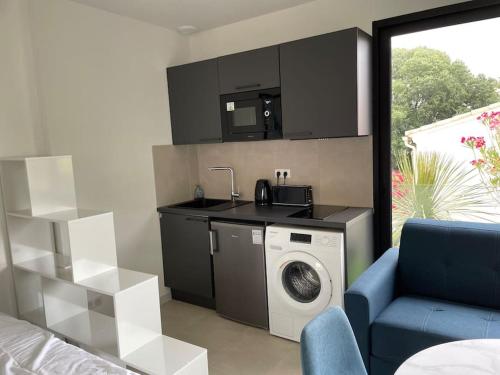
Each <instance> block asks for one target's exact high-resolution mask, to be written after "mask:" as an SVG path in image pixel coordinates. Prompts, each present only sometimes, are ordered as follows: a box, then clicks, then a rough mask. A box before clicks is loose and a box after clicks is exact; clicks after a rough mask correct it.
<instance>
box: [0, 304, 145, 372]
mask: <svg viewBox="0 0 500 375" xmlns="http://www.w3.org/2000/svg"><path fill="white" fill-rule="evenodd" d="M0 374H1V375H33V374H36V375H70V374H82V375H86V374H112V375H122V374H123V375H131V374H135V373H134V372H132V371H128V370H126V369H124V368H121V367H118V366H116V365H114V364H112V363H110V362H108V361H105V360H103V359H102V358H99V357H97V356H95V355H93V354H90V353H88V352H86V351H84V350H82V349H79V348H77V347H76V346H73V345H70V344H67V343H65V342H64V341H61V340H59V339H58V338H56V337H54V335H53V334H51V333H50V332H47V331H45V330H43V329H41V328H39V327H37V326H34V325H32V324H30V323H28V322H26V321H22V320H18V319H15V318H13V317H11V316H8V315H4V314H2V313H0Z"/></svg>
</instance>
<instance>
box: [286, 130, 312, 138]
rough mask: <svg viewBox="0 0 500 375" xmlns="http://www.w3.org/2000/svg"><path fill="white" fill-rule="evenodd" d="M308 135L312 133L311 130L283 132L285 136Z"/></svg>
mask: <svg viewBox="0 0 500 375" xmlns="http://www.w3.org/2000/svg"><path fill="white" fill-rule="evenodd" d="M308 135H312V132H311V131H302V132H292V133H285V134H284V136H285V137H305V136H308Z"/></svg>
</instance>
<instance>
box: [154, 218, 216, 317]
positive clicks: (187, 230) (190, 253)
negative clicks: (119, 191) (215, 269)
mask: <svg viewBox="0 0 500 375" xmlns="http://www.w3.org/2000/svg"><path fill="white" fill-rule="evenodd" d="M160 224H161V241H162V252H163V272H164V274H165V286H168V287H170V288H171V289H172V296H173V298H174V299H180V300H184V301H186V302H190V303H195V304H198V305H202V306H206V307H214V304H215V301H214V287H213V276H212V257H211V255H210V239H209V224H208V218H206V217H199V216H187V215H175V214H166V213H163V214H161V217H160Z"/></svg>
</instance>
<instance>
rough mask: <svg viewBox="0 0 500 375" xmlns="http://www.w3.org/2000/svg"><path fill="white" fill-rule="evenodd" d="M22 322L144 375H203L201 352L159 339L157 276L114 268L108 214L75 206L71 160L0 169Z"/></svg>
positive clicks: (19, 162) (33, 160)
mask: <svg viewBox="0 0 500 375" xmlns="http://www.w3.org/2000/svg"><path fill="white" fill-rule="evenodd" d="M0 168H1V182H2V191H3V200H4V207H5V210H6V217H7V227H8V233H9V243H10V251H11V255H12V257H11V258H12V265H13V274H14V281H15V288H16V295H17V302H18V312H19V316H20V318H22V319H25V320H28V321H30V322H31V323H33V324H36V325H38V326H41V327H43V328H46V329H48V330H51V331H53V332H55V333H57V334H59V335H61V336H63V337H66V338H68V339H70V340H71V341H73V342H75V343H78V344H80V345H81V346H82V347H85V348H91V349H92V350H93V351H94V352H96V353H103V354H105V355H106V356H108V357H109V356H111V358H116V359H117V360H118V361H121V362H122V363H125V364H126V365H128V366H130V367H132V368H134V369H137V370H139V371H142V372H144V373H147V374H151V375H167V374H168V375H170V374H176V375H206V374H208V365H207V351H206V349H203V348H200V347H197V346H194V345H191V344H188V343H185V342H182V341H179V340H175V339H173V338H169V337H166V336H163V335H162V329H161V317H160V304H159V293H158V280H157V279H158V277H157V276H156V275H150V274H145V273H141V272H136V271H131V270H127V269H123V268H119V267H118V266H117V259H116V243H115V234H114V222H113V213H112V212H101V211H95V210H85V209H80V208H78V207H77V204H76V194H75V184H74V177H73V165H72V160H71V156H49V157H26V158H22V157H21V158H11V159H4V160H1V162H0Z"/></svg>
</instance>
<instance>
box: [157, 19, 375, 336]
mask: <svg viewBox="0 0 500 375" xmlns="http://www.w3.org/2000/svg"><path fill="white" fill-rule="evenodd" d="M338 56H343V58H342V59H338ZM369 59H370V37H369V36H368V35H367V34H365V33H364V32H362V31H361V30H359V29H357V28H352V29H347V30H343V31H339V32H334V33H328V34H324V35H319V36H316V37H311V38H306V39H301V40H298V41H292V42H288V43H284V44H280V45H275V46H270V47H265V48H261V49H257V50H252V51H244V52H242V53H237V54H233V55H228V56H221V57H218V58H214V59H209V60H204V61H200V62H195V63H191V64H185V65H181V66H174V67H169V68H168V69H167V78H168V85H169V98H170V112H171V122H172V137H173V143H174V145H172V146H155V147H154V148H153V159H154V166H155V179H156V193H157V201H158V206H159V208H158V212H159V215H160V226H161V233H162V248H163V264H164V275H165V280H164V281H165V286H167V287H169V288H171V293H172V297H173V299H174V300H178V301H183V302H187V303H190V304H194V305H199V306H203V307H207V308H210V309H215V310H216V311H217V313H218V314H219V315H220V316H223V317H226V318H229V319H231V320H234V321H237V322H241V323H244V324H248V325H250V326H255V327H260V328H263V329H265V330H270V333H271V334H273V335H276V336H279V337H284V338H287V339H290V340H294V341H298V340H299V336H300V331H301V329H302V327H303V326H304V324H305V323H307V321H308V320H310V319H311V318H312V317H313V316H314V315H315V314H317V313H319V312H320V311H322V310H324V309H325V308H326V307H327V306H329V305H342V303H343V302H342V297H341V296H342V294H343V292H344V290H345V289H346V288H347V287H348V285H350V284H351V283H352V281H353V280H354V279H355V278H356V277H357V276H358V275H359V274H360V273H361V272H362V271H363V270H364V269H366V268H367V267H368V266H369V265H370V264H371V262H372V260H373V240H372V238H373V237H372V236H373V223H372V209H371V208H370V207H371V204H372V203H371V202H372V196H371V186H369V185H367V184H366V182H365V181H366V179H365V178H366V175H371V165H367V163H366V162H365V161H366V160H370V156H369V154H368V153H370V154H371V150H369V148H367V147H366V144H367V143H370V142H371V138H370V137H369V135H370V132H371V120H370V99H369V98H370V96H369V94H368V93H369V89H370V84H371V83H370V72H369V64H368V63H367V62H368V61H369ZM311 72H316V73H317V72H321V74H311ZM345 140H348V142H345ZM356 145H359V147H356ZM366 150H368V152H367V151H366ZM346 159H349V162H348V163H347V164H349V165H351V166H352V165H356V166H358V168H355V169H354V170H350V169H348V168H346V167H345V165H346V162H345V161H346ZM174 176H175V178H172V177H174ZM271 185H272V186H271ZM273 233H274V234H273ZM273 241H278V242H279V243H274V242H273ZM322 244H327V245H328V246H326V247H325V248H322ZM273 248H281V249H282V251H280V252H278V253H277V254H273V251H272V249H273ZM278 290H279V291H278Z"/></svg>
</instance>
